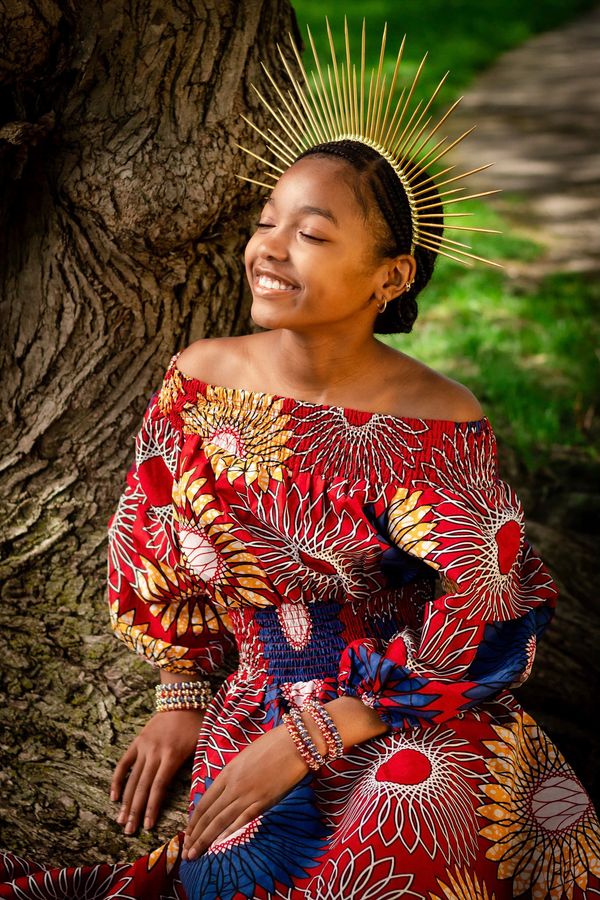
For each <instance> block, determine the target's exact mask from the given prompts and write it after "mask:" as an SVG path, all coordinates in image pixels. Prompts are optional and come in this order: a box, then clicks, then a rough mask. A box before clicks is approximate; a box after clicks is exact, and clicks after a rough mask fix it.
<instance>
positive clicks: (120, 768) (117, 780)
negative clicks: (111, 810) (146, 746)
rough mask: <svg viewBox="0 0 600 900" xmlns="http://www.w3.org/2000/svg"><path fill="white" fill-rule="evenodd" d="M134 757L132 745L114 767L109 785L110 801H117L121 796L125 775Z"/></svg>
mask: <svg viewBox="0 0 600 900" xmlns="http://www.w3.org/2000/svg"><path fill="white" fill-rule="evenodd" d="M136 757H137V748H136V747H135V745H134V744H131V745H130V746H129V747H128V748H127V750H126V752H125V753H124V754H123V756H122V757H121V759H120V760H119V762H118V763H117V765H116V766H115V771H114V773H113V777H112V781H111V783H110V799H111V800H118V799H119V797H120V796H121V791H122V790H123V782H124V781H125V777H126V775H127V773H128V772H129V770H130V769H131V767H132V765H133V764H134V762H135V760H136Z"/></svg>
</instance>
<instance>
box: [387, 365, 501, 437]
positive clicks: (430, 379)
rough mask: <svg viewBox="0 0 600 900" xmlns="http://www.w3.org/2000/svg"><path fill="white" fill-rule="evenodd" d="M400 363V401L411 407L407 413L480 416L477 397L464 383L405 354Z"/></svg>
mask: <svg viewBox="0 0 600 900" xmlns="http://www.w3.org/2000/svg"><path fill="white" fill-rule="evenodd" d="M399 364H400V367H401V370H402V371H403V375H404V378H403V382H404V384H405V385H406V388H405V391H404V398H403V400H402V402H403V405H405V404H409V406H410V407H411V409H412V410H413V411H412V412H411V413H410V415H415V416H416V417H417V418H422V419H444V420H449V421H453V422H473V421H477V420H479V419H481V418H483V416H484V412H483V409H482V407H481V404H480V403H479V400H478V399H477V397H476V396H475V395H474V394H473V392H472V391H470V390H469V388H468V387H466V386H465V385H464V384H461V383H460V382H459V381H455V380H454V379H453V378H449V377H448V376H447V375H443V374H442V373H441V372H437V371H436V370H435V369H432V368H431V367H430V366H427V365H425V363H423V362H421V361H420V360H417V359H414V358H412V357H407V356H404V354H403V360H402V361H401V362H400V361H399ZM406 414H407V415H408V414H409V413H408V412H407V413H406Z"/></svg>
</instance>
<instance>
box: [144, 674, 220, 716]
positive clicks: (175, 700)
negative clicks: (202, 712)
mask: <svg viewBox="0 0 600 900" xmlns="http://www.w3.org/2000/svg"><path fill="white" fill-rule="evenodd" d="M212 699H213V695H212V690H211V687H210V682H209V681H207V680H206V679H204V680H202V681H200V680H194V681H165V682H162V681H161V682H160V684H157V685H156V687H155V705H156V711H157V712H171V711H173V710H182V709H185V710H189V709H206V707H207V706H208V705H209V704H210V703H211V701H212Z"/></svg>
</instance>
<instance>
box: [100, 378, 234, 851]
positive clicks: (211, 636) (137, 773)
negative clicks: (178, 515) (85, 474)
mask: <svg viewBox="0 0 600 900" xmlns="http://www.w3.org/2000/svg"><path fill="white" fill-rule="evenodd" d="M181 444H182V435H181V431H180V430H179V429H177V428H176V426H175V425H174V424H173V423H172V422H171V421H170V419H169V417H168V415H166V414H165V412H164V409H163V408H162V406H161V394H160V393H157V394H155V395H153V397H152V398H151V400H150V402H149V404H148V407H147V409H146V412H145V414H144V418H143V422H142V426H141V428H140V430H139V432H138V434H137V436H136V441H135V450H136V453H135V461H134V463H133V465H132V466H131V468H130V470H129V472H128V473H127V479H126V486H125V490H124V491H123V493H122V495H121V497H120V499H119V503H118V506H117V509H116V510H115V513H114V514H113V515H112V516H111V519H110V521H109V541H108V544H109V547H108V550H109V552H108V602H109V607H110V615H111V624H112V627H113V630H114V632H115V634H116V636H117V637H119V638H120V639H121V640H122V641H123V642H124V643H125V644H126V645H127V646H128V647H129V648H130V649H132V650H134V651H135V652H136V653H139V654H140V655H142V656H143V657H145V658H146V659H147V660H148V662H149V663H150V664H151V665H153V666H154V667H156V668H158V669H159V671H160V679H161V681H163V682H173V681H180V682H181V681H196V680H198V679H202V678H205V677H206V675H207V674H210V673H213V672H215V670H216V669H217V668H218V667H219V666H220V665H221V664H222V662H223V660H224V658H225V655H226V653H227V651H228V649H229V648H230V647H232V646H233V640H232V638H231V635H230V634H229V632H228V630H227V625H226V622H225V620H224V619H223V616H222V614H220V613H219V611H218V610H216V609H215V608H214V607H213V606H212V604H211V603H210V601H209V599H208V597H207V596H206V592H205V586H204V583H203V582H202V581H201V579H200V578H199V577H197V576H194V574H193V573H190V571H189V569H188V568H187V567H186V566H185V565H182V560H181V556H180V550H179V546H178V541H177V535H176V528H175V525H176V523H175V521H174V514H173V492H174V491H175V490H176V487H177V485H176V480H175V479H176V475H177V470H178V461H179V456H180V452H181ZM203 715H204V714H203V712H202V711H198V710H170V711H168V712H161V713H156V714H155V715H154V716H152V718H151V719H150V720H149V721H148V723H147V724H146V725H145V727H144V728H143V729H142V731H141V732H140V733H139V734H138V735H137V737H136V738H135V739H134V740H133V741H132V743H131V744H130V746H129V747H128V749H127V750H126V752H125V753H124V754H123V756H122V757H121V759H120V760H119V762H118V764H117V767H116V769H115V773H114V777H113V780H112V784H111V799H112V800H113V801H115V802H117V801H119V800H121V807H120V811H119V814H118V817H117V821H118V822H119V824H121V825H123V826H124V828H125V833H126V834H133V833H134V832H135V831H136V830H137V828H138V827H139V826H140V825H141V823H142V821H143V824H144V827H146V828H151V827H152V826H153V825H154V824H155V823H156V820H157V817H158V813H159V810H160V807H161V805H162V803H163V800H164V797H165V794H166V790H167V787H168V785H169V782H170V781H171V780H172V778H173V776H174V775H175V773H176V772H177V770H178V769H179V767H180V766H181V765H182V764H183V763H184V762H185V760H186V759H188V758H189V757H190V756H191V754H192V753H193V752H194V748H195V746H196V741H197V738H198V732H199V730H200V726H201V724H202V719H203Z"/></svg>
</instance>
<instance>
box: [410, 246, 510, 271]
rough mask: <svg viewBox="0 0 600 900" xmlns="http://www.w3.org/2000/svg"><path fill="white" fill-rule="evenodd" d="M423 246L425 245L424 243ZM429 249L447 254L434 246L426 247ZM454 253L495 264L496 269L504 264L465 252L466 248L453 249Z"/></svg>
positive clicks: (491, 264)
mask: <svg viewBox="0 0 600 900" xmlns="http://www.w3.org/2000/svg"><path fill="white" fill-rule="evenodd" d="M424 246H426V245H425V244H424ZM428 249H429V250H433V251H434V252H435V253H441V254H442V255H443V256H447V255H448V254H447V253H444V252H443V251H442V250H438V249H437V248H436V247H435V246H430V247H428ZM454 253H460V255H461V256H466V257H468V258H469V259H476V260H478V261H479V262H483V263H486V264H487V265H488V266H496V268H498V269H503V268H504V266H503V265H501V263H497V262H493V261H492V260H491V259H485V258H484V257H483V256H476V255H475V254H474V253H467V252H466V250H458V249H456V250H454Z"/></svg>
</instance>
